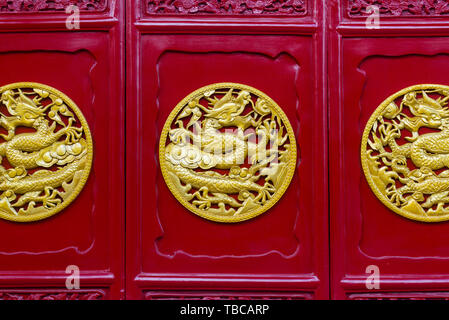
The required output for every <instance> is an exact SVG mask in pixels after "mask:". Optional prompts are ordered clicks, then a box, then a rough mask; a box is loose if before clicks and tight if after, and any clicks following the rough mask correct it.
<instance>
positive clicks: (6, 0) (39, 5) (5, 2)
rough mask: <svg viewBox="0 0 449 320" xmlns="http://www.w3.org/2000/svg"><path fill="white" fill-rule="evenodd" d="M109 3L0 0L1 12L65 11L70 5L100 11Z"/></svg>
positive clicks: (103, 1) (76, 0)
mask: <svg viewBox="0 0 449 320" xmlns="http://www.w3.org/2000/svg"><path fill="white" fill-rule="evenodd" d="M107 4H108V2H107V0H0V13H25V12H27V13H29V12H52V11H63V12H64V11H65V10H66V8H67V7H68V6H70V5H75V6H77V7H78V8H79V9H80V10H81V11H91V12H99V11H103V10H105V9H106V8H107Z"/></svg>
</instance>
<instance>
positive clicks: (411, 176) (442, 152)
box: [361, 84, 449, 222]
mask: <svg viewBox="0 0 449 320" xmlns="http://www.w3.org/2000/svg"><path fill="white" fill-rule="evenodd" d="M448 100H449V87H448V86H443V85H433V84H423V85H416V86H412V87H409V88H406V89H403V90H401V91H399V92H397V93H395V94H393V95H392V96H390V97H389V98H388V99H386V100H385V101H384V102H382V104H381V105H380V106H379V107H378V108H377V109H376V110H375V111H374V113H373V114H372V115H371V118H370V119H369V121H368V123H367V125H366V127H365V131H364V133H363V138H362V146H361V159H362V166H363V171H364V172H365V176H366V179H367V181H368V183H369V185H370V187H371V189H372V190H373V192H374V194H375V195H376V196H377V198H379V200H380V201H382V203H383V204H384V205H386V206H387V207H388V208H390V209H391V210H393V211H394V212H396V213H397V214H399V215H401V216H404V217H406V218H409V219H413V220H418V221H423V222H438V221H445V220H449V207H448V204H449V170H448V168H449V110H448V107H447V103H448Z"/></svg>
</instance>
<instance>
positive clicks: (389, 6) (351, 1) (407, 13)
mask: <svg viewBox="0 0 449 320" xmlns="http://www.w3.org/2000/svg"><path fill="white" fill-rule="evenodd" d="M369 6H377V7H378V8H379V14H380V15H381V16H387V17H388V16H391V17H439V16H446V15H449V0H347V12H348V15H349V17H363V16H367V15H369V14H370V10H369V9H368V7H369ZM367 9H368V12H367Z"/></svg>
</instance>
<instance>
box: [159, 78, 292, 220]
mask: <svg viewBox="0 0 449 320" xmlns="http://www.w3.org/2000/svg"><path fill="white" fill-rule="evenodd" d="M159 159H160V165H161V170H162V173H163V176H164V179H165V182H166V183H167V186H168V187H169V189H170V191H171V192H172V193H173V195H174V196H175V197H176V199H177V200H178V201H179V202H180V203H181V204H182V205H183V206H184V207H186V208H187V209H189V210H190V211H192V212H193V213H195V214H197V215H199V216H200V217H203V218H206V219H209V220H213V221H217V222H238V221H243V220H248V219H251V218H253V217H255V216H257V215H260V214H261V213H263V212H265V211H267V210H268V209H270V208H271V207H272V206H273V205H274V204H275V203H276V202H277V201H278V200H279V199H280V198H281V197H282V195H283V193H284V192H285V190H286V189H287V187H288V185H289V184H290V181H291V179H292V177H293V174H294V171H295V166H296V142H295V137H294V134H293V130H292V127H291V125H290V123H289V121H288V119H287V117H286V115H285V114H284V113H283V112H282V110H281V108H280V107H279V106H278V105H277V104H276V103H275V102H274V101H273V100H272V99H270V98H269V97H268V96H267V95H265V94H264V93H262V92H261V91H259V90H257V89H254V88H252V87H250V86H246V85H241V84H236V83H217V84H213V85H209V86H206V87H203V88H201V89H198V90H196V91H195V92H193V93H191V94H189V95H188V96H187V97H186V98H184V99H183V100H182V101H181V102H180V103H179V104H178V105H177V106H176V107H175V108H174V110H173V111H172V112H171V113H170V115H169V117H168V119H167V121H166V122H165V125H164V128H163V130H162V133H161V138H160V144H159Z"/></svg>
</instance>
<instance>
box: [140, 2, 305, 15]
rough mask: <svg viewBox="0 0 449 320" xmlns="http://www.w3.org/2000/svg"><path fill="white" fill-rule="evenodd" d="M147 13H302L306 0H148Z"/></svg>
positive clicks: (303, 12)
mask: <svg viewBox="0 0 449 320" xmlns="http://www.w3.org/2000/svg"><path fill="white" fill-rule="evenodd" d="M147 13H149V14H220V15H254V14H256V15H267V14H268V15H269V14H274V15H282V14H293V15H304V14H305V13H306V0H212V1H205V0H149V1H148V2H147Z"/></svg>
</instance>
